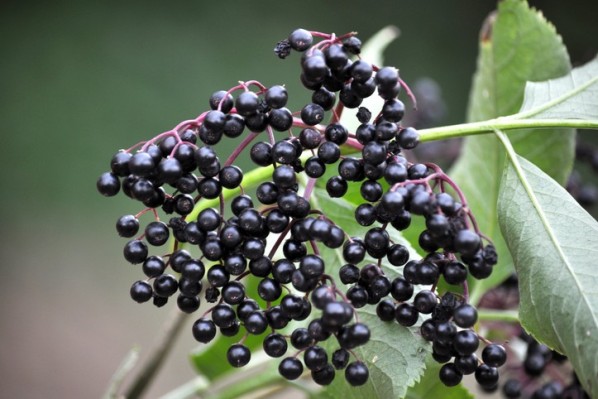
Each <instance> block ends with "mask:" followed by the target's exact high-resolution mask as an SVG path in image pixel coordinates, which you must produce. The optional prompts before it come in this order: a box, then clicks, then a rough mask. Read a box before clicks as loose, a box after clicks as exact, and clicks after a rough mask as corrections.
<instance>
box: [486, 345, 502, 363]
mask: <svg viewBox="0 0 598 399" xmlns="http://www.w3.org/2000/svg"><path fill="white" fill-rule="evenodd" d="M482 360H483V361H484V363H486V364H487V365H488V366H490V367H500V366H502V365H503V364H505V362H506V361H507V352H506V351H505V348H503V347H502V345H498V344H490V345H488V346H486V347H485V348H484V350H483V351H482Z"/></svg>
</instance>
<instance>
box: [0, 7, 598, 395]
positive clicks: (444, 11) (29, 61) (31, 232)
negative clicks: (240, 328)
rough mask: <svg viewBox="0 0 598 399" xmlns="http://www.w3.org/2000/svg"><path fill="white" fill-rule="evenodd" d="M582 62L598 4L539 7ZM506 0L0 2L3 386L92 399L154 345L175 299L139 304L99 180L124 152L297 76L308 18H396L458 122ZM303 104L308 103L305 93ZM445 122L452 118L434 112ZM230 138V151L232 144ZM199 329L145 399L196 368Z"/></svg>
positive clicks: (330, 26)
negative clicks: (242, 93) (134, 353)
mask: <svg viewBox="0 0 598 399" xmlns="http://www.w3.org/2000/svg"><path fill="white" fill-rule="evenodd" d="M533 3H535V5H536V6H537V7H539V8H540V9H541V10H543V12H544V14H545V15H546V16H547V18H548V19H549V20H551V21H553V22H554V24H555V25H556V27H557V29H558V31H559V32H560V33H561V34H562V35H563V38H564V41H565V43H566V44H567V46H568V47H569V49H570V53H571V57H572V60H573V62H574V64H579V63H582V62H585V61H587V60H589V59H590V58H592V57H593V56H594V55H595V53H596V50H597V45H598V42H597V41H596V38H597V37H598V26H597V25H596V24H595V21H594V17H595V15H597V14H598V4H597V2H594V1H587V0H586V1H578V2H569V3H567V4H564V3H563V2H562V1H556V0H550V1H538V2H533ZM495 5H496V3H495V2H494V1H465V0H458V1H457V0H454V1H446V0H429V1H421V2H415V1H398V0H397V1H376V2H373V1H369V2H366V1H342V2H340V1H337V2H333V1H328V2H323V1H309V0H306V1H302V2H283V1H271V0H268V1H261V2H257V1H251V2H250V1H246V2H241V1H236V2H235V1H233V2H200V1H173V2H165V1H156V0H149V1H143V2H141V1H129V2H122V1H113V0H107V1H102V2H88V1H79V2H77V1H52V2H35V1H4V2H2V5H0V49H1V50H2V51H1V57H0V126H1V129H2V130H1V133H0V142H1V147H0V153H1V158H0V160H1V162H2V167H1V168H0V181H1V184H2V195H1V196H0V217H1V219H0V229H1V230H0V232H1V234H2V237H1V238H2V239H1V240H0V254H1V263H0V265H1V266H0V267H1V268H2V275H1V276H2V277H1V278H0V290H1V291H0V292H1V293H2V294H1V295H2V296H1V299H2V300H1V301H0V311H1V312H2V313H1V314H2V323H1V324H0V342H1V345H0V372H1V374H2V377H3V383H2V384H1V388H0V392H1V396H2V397H7V398H16V397H19V398H54V397H56V398H58V397H60V398H65V397H66V398H91V397H98V396H100V395H101V393H102V392H103V391H104V389H105V387H106V384H107V382H108V380H109V379H110V376H111V374H112V373H113V371H114V370H115V368H116V366H117V365H118V364H119V362H120V361H121V359H122V357H123V356H124V354H125V353H126V352H127V351H128V350H129V349H130V348H131V346H132V345H133V344H139V345H141V346H142V347H147V346H148V345H151V343H152V342H153V339H154V337H155V335H156V332H157V329H158V327H159V326H160V324H161V323H162V321H163V319H164V317H165V316H166V314H167V312H168V310H167V309H159V310H158V309H155V308H153V307H152V306H150V305H146V306H141V305H137V304H135V303H133V302H132V301H131V300H130V299H129V296H128V290H129V286H130V284H131V283H132V282H133V281H135V280H136V279H137V278H139V277H140V276H141V272H140V270H137V268H135V267H132V266H130V265H128V264H126V263H125V261H124V260H123V259H122V257H121V248H122V246H123V245H124V241H123V240H122V239H119V238H118V237H117V236H116V232H115V230H114V222H115V221H116V219H117V217H118V216H120V215H122V214H125V213H135V212H137V211H138V210H139V207H138V206H137V205H136V204H133V203H131V202H130V201H128V200H126V199H125V198H121V197H120V196H119V197H117V198H109V199H106V198H103V197H101V196H100V195H99V194H97V192H96V189H95V181H96V179H97V177H98V176H99V175H100V173H102V172H103V171H105V170H107V169H108V167H109V161H110V158H111V156H112V155H113V153H114V152H116V151H117V150H118V149H120V148H125V147H128V146H130V145H132V144H134V143H136V142H138V141H141V140H143V139H147V138H149V137H151V136H153V135H155V134H157V133H160V132H162V131H164V130H167V129H169V128H171V127H172V126H174V125H175V124H176V123H177V122H178V121H180V120H182V119H187V118H189V117H194V116H196V115H198V114H199V113H201V112H202V111H203V110H205V109H206V107H207V98H208V97H209V95H210V94H211V93H212V92H214V91H216V90H220V89H227V88H229V87H231V86H233V85H235V83H236V82H237V81H238V80H249V79H258V80H261V81H262V82H264V83H265V84H266V85H272V84H280V83H286V84H287V87H288V88H289V92H290V93H291V94H290V95H291V105H292V106H294V108H295V109H296V108H297V107H298V106H300V105H301V103H302V102H303V101H305V99H306V98H307V97H306V95H305V94H297V95H294V94H293V93H298V92H299V91H300V90H299V87H300V86H299V83H298V79H297V78H298V64H297V61H298V57H297V56H296V55H293V56H291V57H290V58H288V59H287V60H285V61H281V60H279V59H278V58H276V57H275V56H274V54H273V53H272V48H273V47H274V44H275V43H276V42H277V41H278V40H280V39H282V38H284V37H286V35H288V33H289V32H290V31H291V30H292V29H294V28H296V27H305V28H309V29H313V30H320V31H325V32H337V33H345V32H348V31H358V32H359V34H360V37H361V38H362V39H366V38H367V37H369V36H371V35H372V34H373V33H375V32H376V31H377V30H379V29H381V28H382V27H384V26H386V25H389V24H394V25H396V26H398V27H399V28H400V29H401V31H402V35H401V37H400V38H399V40H397V41H396V42H394V43H393V44H392V45H391V46H390V47H389V49H388V51H387V63H388V64H392V65H396V66H398V67H400V69H401V73H402V77H403V78H404V79H405V80H406V81H408V82H414V81H417V80H418V79H421V78H431V79H433V80H434V81H435V82H436V83H437V84H438V85H439V87H440V89H441V90H442V93H443V97H444V99H445V101H446V107H447V113H446V115H445V117H444V119H443V120H442V121H441V122H442V123H445V124H447V123H459V122H462V121H463V118H464V115H465V106H466V101H467V95H468V92H469V87H470V79H471V74H472V73H473V71H474V69H475V59H476V54H477V45H478V32H479V28H480V26H481V23H482V21H483V20H484V18H485V17H486V15H487V14H488V13H489V12H490V11H491V10H493V9H494V8H495ZM302 96H303V97H302ZM439 122H440V121H439ZM231 144H234V143H231ZM188 331H189V329H188V328H186V331H185V332H184V333H183V338H182V340H181V342H180V343H179V344H178V345H177V348H176V353H175V355H174V356H172V357H171V358H170V359H169V361H168V364H167V366H166V369H165V371H164V373H163V374H162V375H161V376H160V377H159V378H158V380H157V381H156V384H154V386H153V387H152V389H151V391H150V393H149V394H148V397H156V396H158V395H160V394H162V393H164V392H166V391H168V390H169V389H172V388H173V387H175V386H177V385H179V384H181V383H182V382H184V381H186V380H188V379H189V378H190V377H191V376H192V371H191V368H190V366H189V365H188V361H187V358H186V353H188V351H189V350H190V349H191V348H193V347H194V343H193V342H192V339H191V337H190V335H191V334H190V333H189V332H188Z"/></svg>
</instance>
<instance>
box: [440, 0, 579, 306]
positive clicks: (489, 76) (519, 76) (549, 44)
mask: <svg viewBox="0 0 598 399" xmlns="http://www.w3.org/2000/svg"><path fill="white" fill-rule="evenodd" d="M569 69H570V63H569V58H568V56H567V52H566V49H565V47H564V46H563V43H562V40H561V38H560V36H558V34H557V33H556V31H555V29H554V27H553V26H552V25H551V24H549V23H548V22H547V21H546V20H545V19H544V17H543V16H542V15H541V14H539V13H538V12H537V11H535V10H533V9H530V8H529V7H528V5H527V4H526V2H524V1H520V0H505V1H502V2H500V4H499V9H498V12H497V13H496V14H494V15H492V16H491V17H490V18H489V19H488V20H487V21H486V25H485V28H484V30H483V32H482V37H481V42H480V55H479V58H478V69H477V72H476V74H475V76H474V80H473V88H472V91H471V95H470V102H469V112H468V119H469V121H470V122H472V121H483V120H487V119H492V118H496V117H499V116H505V115H511V114H515V113H517V111H518V110H519V109H520V106H521V104H522V102H523V93H524V87H525V83H526V81H531V80H535V81H540V80H547V79H550V78H555V77H558V76H562V75H563V74H565V73H567V72H568V71H569ZM511 137H512V140H513V145H514V146H515V148H516V149H517V151H518V152H519V153H520V154H522V155H523V156H525V157H527V158H528V159H530V160H531V161H533V162H534V163H536V164H537V165H538V166H540V167H541V168H542V169H543V170H544V171H546V172H547V173H548V174H549V175H550V176H552V177H553V178H555V179H556V180H557V181H559V182H560V183H564V182H565V181H566V179H567V177H568V175H569V173H570V170H571V166H572V160H573V156H574V144H575V143H574V132H573V131H572V130H571V129H550V130H549V129H546V130H542V131H538V130H536V131H531V130H530V131H518V132H515V133H513V134H512V136H511ZM503 165H504V152H503V149H502V148H501V145H500V143H499V142H498V140H497V139H496V137H493V136H491V135H485V136H479V137H468V138H467V139H465V141H464V145H463V149H462V152H461V157H460V159H459V161H458V162H457V163H456V165H455V166H454V168H453V170H452V171H451V173H450V175H451V176H452V177H453V178H454V179H455V180H456V181H457V183H458V184H459V186H460V187H461V189H462V190H463V191H464V192H465V194H466V196H467V199H468V201H469V206H470V208H471V209H472V210H473V213H474V215H475V216H476V218H477V221H478V223H479V226H480V230H481V231H482V232H483V233H484V234H485V235H487V236H488V237H490V238H491V239H492V240H493V242H494V244H495V246H496V249H497V251H498V254H499V264H498V265H497V266H496V267H495V268H494V272H493V274H492V276H491V277H490V278H488V279H486V280H481V281H472V282H471V283H472V284H471V285H472V286H471V291H472V300H473V301H474V302H477V301H478V300H479V299H480V297H481V295H482V294H483V293H484V292H486V291H487V290H488V289H490V288H492V287H494V286H495V285H497V284H499V283H501V282H502V281H504V279H505V278H506V277H507V276H509V275H510V274H511V273H512V272H513V266H512V260H511V259H510V256H509V253H508V251H507V248H506V245H505V243H504V240H503V238H502V236H501V233H500V229H499V226H498V221H497V216H496V214H497V209H496V200H497V198H498V190H499V185H500V176H501V172H502V170H503Z"/></svg>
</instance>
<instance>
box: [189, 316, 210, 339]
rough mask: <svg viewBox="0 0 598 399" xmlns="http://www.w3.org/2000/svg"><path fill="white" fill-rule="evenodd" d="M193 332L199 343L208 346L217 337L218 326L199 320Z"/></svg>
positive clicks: (205, 320)
mask: <svg viewBox="0 0 598 399" xmlns="http://www.w3.org/2000/svg"><path fill="white" fill-rule="evenodd" d="M191 331H192V332H193V337H194V338H195V339H196V340H197V341H199V342H201V343H204V344H206V343H208V342H210V341H211V340H213V339H214V337H215V336H216V325H215V324H214V322H212V321H211V320H207V319H198V320H197V321H195V323H193V327H192V329H191Z"/></svg>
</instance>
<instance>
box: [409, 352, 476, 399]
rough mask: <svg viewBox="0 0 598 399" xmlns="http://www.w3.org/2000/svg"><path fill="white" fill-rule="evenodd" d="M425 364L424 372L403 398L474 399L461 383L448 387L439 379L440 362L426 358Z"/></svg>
mask: <svg viewBox="0 0 598 399" xmlns="http://www.w3.org/2000/svg"><path fill="white" fill-rule="evenodd" d="M426 364H427V367H426V373H425V374H424V376H423V377H422V379H421V380H420V381H419V382H418V383H417V384H416V385H415V386H413V387H411V388H409V390H408V391H407V396H405V399H429V398H443V399H474V397H473V395H472V394H471V392H469V391H468V390H467V389H466V388H465V387H464V386H463V384H459V385H457V386H454V387H450V388H449V387H447V386H446V385H444V384H443V383H442V382H441V381H440V379H439V378H438V372H439V371H440V368H441V367H442V365H441V364H439V363H438V362H436V361H435V360H434V359H432V358H430V359H428V361H427V362H426Z"/></svg>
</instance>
